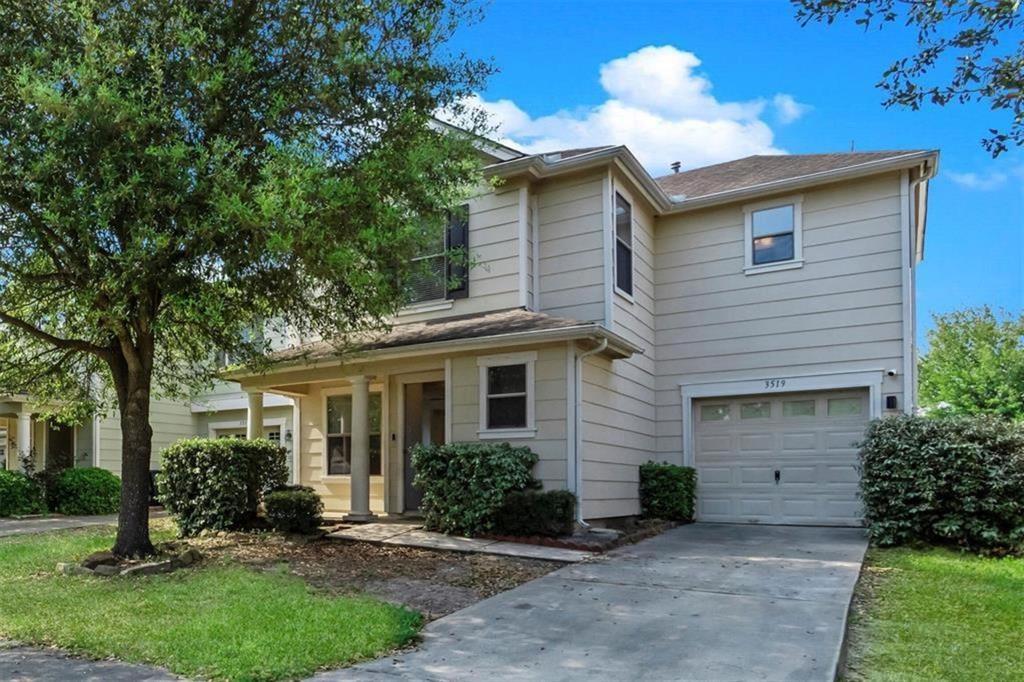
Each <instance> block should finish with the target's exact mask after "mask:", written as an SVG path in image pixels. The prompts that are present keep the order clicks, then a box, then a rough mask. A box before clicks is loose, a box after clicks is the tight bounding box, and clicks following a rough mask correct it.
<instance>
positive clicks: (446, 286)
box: [405, 204, 469, 305]
mask: <svg viewBox="0 0 1024 682" xmlns="http://www.w3.org/2000/svg"><path fill="white" fill-rule="evenodd" d="M421 228H422V230H421V231H422V234H421V237H420V245H421V246H420V250H419V253H418V254H417V255H416V257H414V258H413V259H412V272H411V273H410V276H409V281H408V282H407V283H406V287H405V288H406V292H407V298H408V301H407V303H408V304H409V305H418V304H423V303H431V302H435V301H444V300H451V299H456V298H466V297H467V296H469V268H468V263H469V252H468V248H469V205H468V204H464V205H462V206H459V207H458V208H456V209H453V210H451V211H449V213H448V220H447V224H446V225H445V227H444V229H438V227H437V226H436V225H430V224H429V223H426V222H423V223H422V224H421Z"/></svg>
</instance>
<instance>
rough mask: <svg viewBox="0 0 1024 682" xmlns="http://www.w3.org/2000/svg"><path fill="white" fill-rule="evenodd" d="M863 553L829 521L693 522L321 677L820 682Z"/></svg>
mask: <svg viewBox="0 0 1024 682" xmlns="http://www.w3.org/2000/svg"><path fill="white" fill-rule="evenodd" d="M866 548H867V541H866V538H865V534H864V532H863V531H861V530H858V529H843V528H801V527H784V526H739V525H717V524H696V525H691V526H684V527H682V528H676V529H674V530H670V531H668V532H666V533H664V534H663V535H660V536H658V537H656V538H652V539H650V540H646V541H644V542H641V543H638V544H636V545H633V546H630V547H624V548H622V549H619V550H616V551H614V552H611V553H609V554H608V555H606V556H604V557H601V558H599V559H595V560H592V561H589V562H586V563H582V564H575V565H571V566H566V567H564V568H561V569H559V570H557V571H554V572H553V573H550V574H548V575H546V576H544V577H542V578H539V579H537V580H534V581H532V582H529V583H526V584H525V585H521V586H520V587H517V588H516V589H513V590H510V591H508V592H504V593H502V594H499V595H497V596H495V597H492V598H490V599H487V600H484V601H482V602H479V603H477V604H475V605H473V606H471V607H469V608H467V609H464V610H462V611H458V612H456V613H453V614H451V615H450V616H446V617H445V618H441V619H439V620H436V621H434V622H433V623H431V624H430V625H428V626H427V627H426V628H425V630H424V641H423V644H422V645H421V646H420V647H418V648H416V649H414V650H411V651H409V652H407V653H403V654H400V655H397V656H388V657H386V658H384V659H380V660H377V661H373V662H370V663H365V664H363V665H360V666H356V667H354V668H348V669H343V670H338V671H333V672H330V673H324V674H322V675H320V676H318V678H316V679H318V680H320V681H321V682H324V681H327V680H366V679H376V678H380V679H392V678H393V676H396V677H400V678H406V679H416V680H469V679H495V680H545V681H546V682H553V681H555V680H583V679H586V680H623V679H627V680H636V679H644V680H752V679H757V680H829V681H831V680H833V679H834V678H835V674H836V671H837V667H838V664H839V657H840V652H841V650H842V643H843V636H844V631H845V627H846V616H847V612H848V609H849V604H850V599H851V597H852V594H853V588H854V585H855V584H856V581H857V577H858V574H859V572H860V566H861V562H862V561H863V558H864V552H865V550H866Z"/></svg>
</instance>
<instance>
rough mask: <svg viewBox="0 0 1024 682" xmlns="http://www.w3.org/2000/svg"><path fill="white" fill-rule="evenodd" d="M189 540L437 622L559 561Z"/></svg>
mask: <svg viewBox="0 0 1024 682" xmlns="http://www.w3.org/2000/svg"><path fill="white" fill-rule="evenodd" d="M189 543H190V546H192V547H195V548H197V549H199V551H200V552H202V553H203V555H204V556H207V557H209V558H210V559H218V558H220V559H230V560H232V561H235V562H238V563H241V564H242V565H245V566H248V567H250V568H252V569H256V570H259V571H267V572H280V571H281V570H286V571H287V572H288V573H290V574H292V575H295V576H298V577H300V578H301V579H302V580H304V581H305V582H306V583H308V584H309V585H312V586H313V587H315V588H317V590H321V591H324V592H327V593H329V594H339V595H351V594H357V593H368V594H371V595H373V596H375V597H377V598H379V599H382V600H384V601H387V602H391V603H394V604H402V605H404V606H407V607H409V608H411V609H413V610H415V611H419V612H420V613H422V614H423V616H424V618H425V619H427V620H433V619H435V618H440V617H441V616H444V615H447V614H449V613H451V612H453V611H457V610H459V609H462V608H465V607H467V606H470V605H471V604H474V603H476V602H478V601H480V600H481V599H486V598H487V597H490V596H493V595H495V594H498V593H499V592H504V591H505V590H509V589H512V588H513V587H516V586H518V585H521V584H522V583H525V582H527V581H530V580H533V579H534V578H538V577H540V576H542V575H545V574H547V573H549V572H551V571H553V570H555V569H556V568H558V567H559V565H558V564H556V563H553V562H550V561H538V560H534V559H522V558H518V557H505V556H495V555H489V554H465V553H461V552H449V551H438V550H429V549H419V548H413V547H399V546H391V545H374V544H370V543H366V542H334V541H330V540H321V539H312V540H311V539H308V538H301V537H288V536H283V535H279V534H276V533H218V534H215V535H211V536H207V537H201V538H194V539H192V540H190V541H189Z"/></svg>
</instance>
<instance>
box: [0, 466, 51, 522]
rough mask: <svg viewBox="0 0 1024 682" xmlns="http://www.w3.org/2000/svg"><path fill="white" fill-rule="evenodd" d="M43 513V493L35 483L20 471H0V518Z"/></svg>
mask: <svg viewBox="0 0 1024 682" xmlns="http://www.w3.org/2000/svg"><path fill="white" fill-rule="evenodd" d="M45 511H46V504H45V503H44V502H43V491H42V489H41V488H40V487H39V485H38V484H37V483H36V482H35V481H33V480H32V479H31V478H29V477H28V476H26V475H25V474H23V473H21V472H20V471H8V470H7V469H0V517H3V516H24V515H27V514H42V513H43V512H45Z"/></svg>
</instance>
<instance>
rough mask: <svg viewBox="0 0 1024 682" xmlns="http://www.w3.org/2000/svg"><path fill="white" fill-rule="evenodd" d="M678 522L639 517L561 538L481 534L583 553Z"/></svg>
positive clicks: (632, 539)
mask: <svg viewBox="0 0 1024 682" xmlns="http://www.w3.org/2000/svg"><path fill="white" fill-rule="evenodd" d="M677 525H679V524H678V523H676V522H674V521H661V520H658V519H637V520H629V521H627V522H624V523H623V524H621V525H620V527H619V528H590V529H580V530H577V531H576V532H575V533H573V534H572V535H562V536H559V537H546V536H543V535H501V534H497V533H488V534H485V535H482V536H481V537H484V538H488V539H491V540H498V541H499V542H518V543H521V544H526V545H541V546H544V547H557V548H559V549H573V550H579V551H581V552H607V551H609V550H612V549H615V548H616V547H621V546H623V545H630V544H633V543H634V542H640V541H641V540H646V539H647V538H650V537H654V536H655V535H660V534H661V533H664V532H665V531H666V530H668V529H669V528H674V527H676V526H677Z"/></svg>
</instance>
